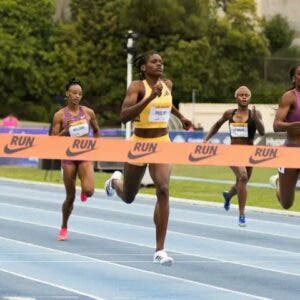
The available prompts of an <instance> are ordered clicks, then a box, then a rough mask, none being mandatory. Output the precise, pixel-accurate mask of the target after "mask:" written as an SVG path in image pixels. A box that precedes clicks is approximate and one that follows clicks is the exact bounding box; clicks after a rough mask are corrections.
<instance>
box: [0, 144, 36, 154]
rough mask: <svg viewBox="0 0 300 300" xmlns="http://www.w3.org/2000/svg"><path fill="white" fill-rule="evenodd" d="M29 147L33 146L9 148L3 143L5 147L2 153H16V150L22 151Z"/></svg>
mask: <svg viewBox="0 0 300 300" xmlns="http://www.w3.org/2000/svg"><path fill="white" fill-rule="evenodd" d="M31 147H33V146H25V147H21V148H14V149H10V148H9V147H8V145H5V147H4V149H3V150H4V153H6V154H13V153H16V152H19V151H23V150H26V149H29V148H31Z"/></svg>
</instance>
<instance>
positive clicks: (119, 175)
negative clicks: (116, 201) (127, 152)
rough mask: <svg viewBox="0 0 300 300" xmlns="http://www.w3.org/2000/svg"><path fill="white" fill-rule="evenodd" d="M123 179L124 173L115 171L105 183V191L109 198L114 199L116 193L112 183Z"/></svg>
mask: <svg viewBox="0 0 300 300" xmlns="http://www.w3.org/2000/svg"><path fill="white" fill-rule="evenodd" d="M121 178H122V173H121V172H120V171H115V172H113V174H112V175H111V177H110V178H109V179H108V180H106V181H105V184H104V190H105V192H106V195H107V196H108V197H112V196H113V195H114V194H115V192H116V191H115V189H114V188H113V186H112V181H113V180H114V179H118V180H120V179H121Z"/></svg>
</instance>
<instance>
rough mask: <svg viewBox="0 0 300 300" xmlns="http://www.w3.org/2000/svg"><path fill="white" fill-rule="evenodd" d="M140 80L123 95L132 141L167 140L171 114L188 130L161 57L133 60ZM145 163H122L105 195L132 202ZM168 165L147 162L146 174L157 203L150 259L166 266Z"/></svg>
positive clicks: (152, 54)
mask: <svg viewBox="0 0 300 300" xmlns="http://www.w3.org/2000/svg"><path fill="white" fill-rule="evenodd" d="M136 62H137V67H138V70H139V71H140V74H141V80H136V81H133V82H132V83H131V84H130V86H129V88H128V90H127V94H126V96H125V99H124V101H123V105H122V111H121V121H122V122H123V123H126V122H128V121H133V126H134V134H133V136H132V137H131V139H132V140H134V141H147V142H156V141H170V139H169V134H168V122H169V118H170V114H171V113H173V114H174V115H175V116H176V117H178V118H179V119H180V120H181V123H182V125H183V128H184V129H189V128H190V126H191V125H192V123H191V121H189V120H188V119H186V118H184V117H183V116H182V114H181V113H180V112H179V111H178V110H177V109H176V108H175V107H174V106H173V104H172V94H171V92H172V82H171V81H170V80H163V79H162V75H163V71H164V64H163V61H162V58H161V56H160V55H159V54H158V53H157V52H154V51H151V52H147V53H145V54H143V55H141V56H139V57H138V59H137V60H136ZM146 167H147V164H134V163H131V162H130V163H125V165H124V179H123V180H122V173H121V172H119V171H116V172H114V173H113V175H112V176H111V178H110V179H109V180H107V181H106V183H105V190H106V193H107V195H108V196H112V195H114V193H115V192H117V195H118V196H119V197H120V198H121V199H122V200H123V201H124V202H126V203H132V202H133V201H134V199H135V196H136V194H137V193H138V190H139V188H140V184H141V181H142V178H143V176H144V174H145V170H146ZM171 169H172V166H171V165H170V164H164V163H161V164H149V173H150V176H151V178H152V180H153V182H154V185H155V188H156V196H157V202H156V206H155V210H154V223H155V226H156V251H155V254H154V258H153V261H154V262H156V263H160V264H162V265H167V266H170V265H171V264H172V262H173V259H172V258H171V257H170V256H169V255H168V254H167V252H166V251H165V249H164V243H165V237H166V232H167V226H168V219H169V181H170V175H171Z"/></svg>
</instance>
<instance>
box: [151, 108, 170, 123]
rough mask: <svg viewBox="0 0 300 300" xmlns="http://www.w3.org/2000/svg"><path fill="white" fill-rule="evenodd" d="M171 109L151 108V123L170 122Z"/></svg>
mask: <svg viewBox="0 0 300 300" xmlns="http://www.w3.org/2000/svg"><path fill="white" fill-rule="evenodd" d="M170 112H171V108H169V107H168V108H157V107H151V109H150V114H149V121H150V122H166V123H168V122H169V119H170Z"/></svg>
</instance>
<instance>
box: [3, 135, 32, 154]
mask: <svg viewBox="0 0 300 300" xmlns="http://www.w3.org/2000/svg"><path fill="white" fill-rule="evenodd" d="M34 140H35V138H34V137H33V136H29V135H14V136H13V137H12V138H11V141H10V143H9V144H7V145H5V147H4V149H3V151H4V153H6V154H13V153H16V152H20V151H24V150H26V149H29V148H31V147H33V146H34V145H33V144H34ZM9 146H13V148H10V147H9Z"/></svg>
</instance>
